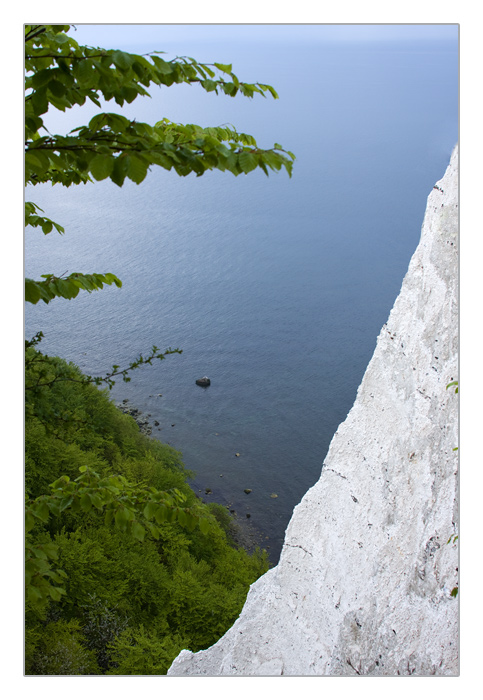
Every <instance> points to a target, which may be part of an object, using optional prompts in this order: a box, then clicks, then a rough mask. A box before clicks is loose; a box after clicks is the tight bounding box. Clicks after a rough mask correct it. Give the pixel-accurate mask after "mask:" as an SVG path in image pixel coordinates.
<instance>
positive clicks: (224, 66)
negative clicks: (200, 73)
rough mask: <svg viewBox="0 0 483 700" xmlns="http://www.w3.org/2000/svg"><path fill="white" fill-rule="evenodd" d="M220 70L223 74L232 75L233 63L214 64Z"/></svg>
mask: <svg viewBox="0 0 483 700" xmlns="http://www.w3.org/2000/svg"><path fill="white" fill-rule="evenodd" d="M214 65H215V66H216V67H217V68H218V70H221V71H223V73H231V71H232V65H231V63H215V64H214Z"/></svg>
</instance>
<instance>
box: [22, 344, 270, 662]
mask: <svg viewBox="0 0 483 700" xmlns="http://www.w3.org/2000/svg"><path fill="white" fill-rule="evenodd" d="M32 358H33V360H34V361H32ZM29 359H30V361H29ZM40 370H41V371H40ZM56 377H57V378H58V377H63V378H70V381H64V379H62V380H57V379H56ZM52 379H54V381H52ZM72 380H75V381H72ZM42 383H43V386H41V384H42ZM26 387H27V392H26V421H25V483H26V490H27V494H28V497H30V498H31V499H34V498H35V499H37V498H39V497H40V498H42V494H47V493H50V491H49V489H50V486H49V485H50V484H51V483H52V482H54V481H56V480H58V479H59V477H61V476H62V475H67V476H69V477H70V479H71V480H74V479H76V477H77V476H78V474H79V468H80V467H83V466H88V467H90V468H91V469H93V470H94V471H95V472H96V473H98V474H99V475H100V476H101V477H102V476H103V475H104V476H109V475H114V474H119V475H121V476H122V477H124V478H125V479H127V482H128V483H129V484H131V485H133V488H137V487H142V488H148V489H150V488H153V489H156V490H158V491H162V492H165V491H166V492H171V491H172V489H177V492H178V493H180V494H182V495H183V498H184V499H185V501H184V503H185V506H187V507H191V506H193V507H194V508H201V507H202V505H201V501H200V500H199V499H198V498H197V496H196V495H195V493H194V492H193V491H192V489H191V488H190V487H189V485H188V484H187V481H186V479H187V476H188V475H189V473H188V472H187V471H186V470H185V469H184V467H183V464H182V461H181V455H180V454H179V453H178V452H177V451H176V450H174V449H173V448H172V447H169V446H168V445H163V444H161V443H160V442H158V441H157V440H154V439H151V438H148V437H146V436H143V435H142V434H141V433H140V432H139V429H138V427H137V425H136V423H135V422H134V420H133V419H132V418H130V417H129V416H126V415H124V414H123V413H122V412H121V411H119V410H118V409H117V408H116V407H115V405H114V404H113V403H112V402H111V401H110V399H109V395H108V393H106V392H105V391H100V390H99V389H98V388H97V387H95V386H93V385H91V384H86V383H83V375H82V374H81V372H80V371H79V370H78V368H76V367H75V366H74V365H72V364H68V363H66V362H64V361H62V360H60V359H59V358H48V357H46V356H44V355H42V356H40V355H39V353H38V352H37V351H30V354H29V350H28V351H27V370H26ZM29 387H30V388H29ZM136 485H137V486H136ZM203 508H204V512H205V513H206V522H205V527H204V528H203V530H204V531H202V530H200V529H199V528H197V527H196V528H195V529H191V530H190V529H187V528H186V527H184V526H183V525H182V524H180V522H178V521H175V520H173V521H172V522H168V521H165V522H159V523H157V524H156V528H155V532H154V531H153V532H154V534H155V535H156V537H153V536H151V533H150V532H149V531H148V530H146V533H145V535H143V537H141V538H140V539H139V538H138V539H136V538H135V537H133V534H132V533H131V532H130V531H129V530H127V529H126V530H125V531H123V530H122V528H121V529H119V528H116V527H114V526H113V525H112V524H111V523H108V522H105V517H104V513H103V511H102V510H99V509H97V508H94V507H92V508H91V509H88V510H86V509H77V510H75V509H73V508H69V507H66V508H65V509H64V510H62V511H61V512H59V513H57V514H51V516H50V517H48V518H46V519H45V522H43V521H38V522H36V524H35V527H34V528H33V529H32V530H30V531H29V533H28V541H29V547H31V548H32V547H33V548H34V549H35V551H36V552H37V554H38V555H39V556H41V557H42V556H44V554H42V552H53V551H55V556H56V560H55V567H56V569H55V570H56V571H59V570H60V571H61V572H62V577H61V578H59V579H58V580H59V581H60V584H59V586H60V585H61V586H62V588H61V589H60V588H59V589H58V590H62V591H63V592H62V593H56V594H55V597H54V599H47V600H45V599H42V600H39V601H35V600H34V601H33V602H32V601H31V600H27V605H26V652H25V658H26V673H27V674H40V675H51V674H58V675H70V674H81V675H88V674H93V673H94V674H96V673H98V674H100V673H107V674H123V675H125V674H142V675H146V674H163V673H166V671H167V669H168V668H169V666H170V665H171V662H172V660H173V659H174V658H175V656H176V655H177V654H178V653H179V651H180V650H181V649H182V648H189V649H191V650H193V651H197V650H199V649H203V648H206V647H208V646H211V645H212V644H214V643H215V642H216V641H217V639H219V637H220V636H222V635H223V634H224V633H225V632H226V630H227V629H228V628H229V627H230V626H231V625H232V624H233V622H234V621H235V620H236V618H237V616H238V615H239V613H240V610H241V608H242V606H243V603H244V601H245V598H246V594H247V592H248V588H249V586H250V584H251V583H252V582H253V581H254V580H255V579H257V578H258V577H259V576H260V575H261V574H262V573H264V572H265V571H266V570H267V569H268V560H267V556H266V553H264V552H259V551H257V552H255V554H253V555H249V554H248V553H247V552H246V551H244V550H242V549H236V548H235V547H234V546H232V544H233V542H232V539H231V534H232V531H233V524H232V520H231V516H229V514H228V513H227V511H226V509H225V508H223V507H222V506H220V505H216V504H211V505H210V506H203ZM46 575H49V574H48V573H47V574H46ZM53 575H54V577H55V576H56V574H55V572H54V573H53ZM54 580H55V579H54Z"/></svg>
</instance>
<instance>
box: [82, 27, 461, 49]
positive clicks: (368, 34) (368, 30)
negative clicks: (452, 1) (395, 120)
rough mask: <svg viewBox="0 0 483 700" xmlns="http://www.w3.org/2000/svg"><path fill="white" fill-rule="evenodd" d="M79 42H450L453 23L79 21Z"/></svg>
mask: <svg viewBox="0 0 483 700" xmlns="http://www.w3.org/2000/svg"><path fill="white" fill-rule="evenodd" d="M76 27H77V31H76V32H74V37H75V39H76V40H77V41H78V42H79V43H81V44H84V43H85V44H88V45H93V46H94V45H95V46H101V47H103V48H125V49H128V48H134V47H138V49H139V50H141V49H142V48H145V49H146V50H153V49H154V48H157V47H158V46H159V41H160V40H161V41H163V42H183V43H184V42H185V41H196V42H200V41H201V42H207V43H216V42H217V41H235V42H236V41H246V40H250V41H266V42H268V41H284V42H292V41H300V40H305V41H320V42H333V41H337V42H346V41H365V42H377V41H402V40H407V41H425V42H427V41H453V42H456V41H457V38H458V25H457V24H372V25H371V24H359V25H358V24H332V25H329V24H278V25H277V24H271V25H263V24H218V25H217V24H202V25H200V24H199V25H196V24H194V25H190V24H79V25H76Z"/></svg>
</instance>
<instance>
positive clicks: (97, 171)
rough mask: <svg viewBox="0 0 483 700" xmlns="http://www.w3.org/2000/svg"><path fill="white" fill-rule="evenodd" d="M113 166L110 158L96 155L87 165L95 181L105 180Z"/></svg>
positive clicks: (99, 154)
mask: <svg viewBox="0 0 483 700" xmlns="http://www.w3.org/2000/svg"><path fill="white" fill-rule="evenodd" d="M113 165H114V159H113V158H112V156H111V155H110V154H109V155H104V154H101V153H98V154H97V155H95V156H94V158H93V159H92V160H91V162H90V163H89V170H90V172H91V173H92V176H93V177H94V178H95V179H96V180H105V179H106V177H109V176H110V174H111V172H112V168H113Z"/></svg>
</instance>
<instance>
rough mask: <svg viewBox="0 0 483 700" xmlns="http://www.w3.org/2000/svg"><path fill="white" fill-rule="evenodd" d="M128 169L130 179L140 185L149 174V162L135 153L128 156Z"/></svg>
mask: <svg viewBox="0 0 483 700" xmlns="http://www.w3.org/2000/svg"><path fill="white" fill-rule="evenodd" d="M126 160H127V169H126V174H127V176H128V178H129V179H130V180H132V181H133V182H135V183H136V184H137V185H139V184H140V183H141V182H142V181H143V180H144V178H145V177H146V175H147V172H148V165H147V163H146V162H145V161H144V160H142V159H141V158H139V157H138V156H136V155H135V154H131V155H129V156H128V157H127V158H126Z"/></svg>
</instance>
